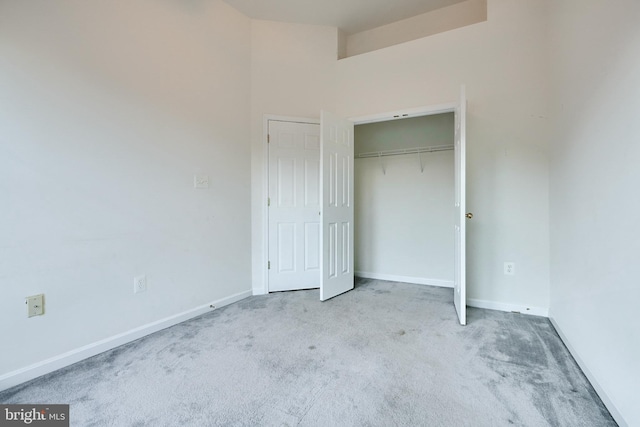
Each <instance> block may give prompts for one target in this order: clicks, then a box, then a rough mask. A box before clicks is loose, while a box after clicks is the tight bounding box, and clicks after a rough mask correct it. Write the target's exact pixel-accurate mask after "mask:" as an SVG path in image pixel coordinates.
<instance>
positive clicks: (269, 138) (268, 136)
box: [267, 134, 271, 144]
mask: <svg viewBox="0 0 640 427" xmlns="http://www.w3.org/2000/svg"><path fill="white" fill-rule="evenodd" d="M270 142H271V135H269V134H267V144H268V143H270Z"/></svg>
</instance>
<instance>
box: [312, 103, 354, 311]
mask: <svg viewBox="0 0 640 427" xmlns="http://www.w3.org/2000/svg"><path fill="white" fill-rule="evenodd" d="M320 129H321V130H320V139H321V166H322V169H321V170H322V175H321V176H322V181H321V182H322V184H321V194H322V219H321V224H322V241H321V247H322V250H321V265H322V268H321V278H320V300H322V301H325V300H327V299H329V298H333V297H335V296H336V295H339V294H341V293H344V292H347V291H349V290H351V289H353V286H354V274H353V229H354V227H353V213H354V208H353V201H354V195H353V165H354V164H353V153H354V145H353V122H350V121H348V120H346V119H343V118H340V117H338V116H336V115H335V114H332V113H328V112H326V111H323V112H322V114H321V119H320Z"/></svg>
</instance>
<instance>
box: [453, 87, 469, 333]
mask: <svg viewBox="0 0 640 427" xmlns="http://www.w3.org/2000/svg"><path fill="white" fill-rule="evenodd" d="M466 114H467V98H466V94H465V88H464V86H463V87H461V88H460V99H459V101H458V106H457V108H456V111H455V122H456V129H455V142H454V150H455V153H454V157H455V166H454V169H455V206H454V212H455V214H454V215H455V223H454V224H455V225H454V232H455V254H454V257H455V261H454V287H453V303H454V305H455V307H456V311H457V313H458V320H460V324H461V325H465V324H466V323H467V297H466V291H467V289H466V287H467V286H466V281H467V280H466V274H467V272H466V262H467V261H466V224H465V221H466V220H467V213H466V211H465V210H466V203H465V198H466V170H465V168H466Z"/></svg>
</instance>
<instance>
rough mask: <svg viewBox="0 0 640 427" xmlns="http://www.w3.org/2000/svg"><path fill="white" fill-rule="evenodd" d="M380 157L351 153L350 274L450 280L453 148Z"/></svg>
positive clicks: (442, 283) (440, 282)
mask: <svg viewBox="0 0 640 427" xmlns="http://www.w3.org/2000/svg"><path fill="white" fill-rule="evenodd" d="M452 131H453V130H452ZM383 161H384V167H385V171H386V173H385V174H383V172H382V168H381V166H380V161H379V159H377V158H364V159H356V164H355V187H356V192H355V237H354V238H355V270H356V274H357V275H361V276H363V277H373V278H383V279H384V278H389V279H395V280H399V281H407V282H412V283H423V284H431V285H436V286H453V250H454V247H453V243H454V242H453V233H452V232H451V230H452V229H453V182H454V179H453V178H454V177H453V151H442V152H434V153H427V154H423V160H422V164H423V166H424V172H421V171H420V164H419V160H418V155H417V154H411V155H403V156H394V157H385V158H384V160H383Z"/></svg>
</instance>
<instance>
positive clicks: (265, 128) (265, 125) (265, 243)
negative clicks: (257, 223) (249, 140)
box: [260, 114, 320, 294]
mask: <svg viewBox="0 0 640 427" xmlns="http://www.w3.org/2000/svg"><path fill="white" fill-rule="evenodd" d="M270 121H279V122H290V123H308V124H314V125H320V119H309V118H306V117H293V116H278V115H273V114H265V115H264V116H263V119H262V146H263V151H262V157H263V165H264V166H263V168H262V169H263V170H262V197H261V198H260V200H261V202H262V229H263V231H264V233H263V236H262V263H261V268H262V285H263V293H264V294H268V293H269V270H268V268H267V267H268V265H269V210H268V206H267V199H268V197H269V141H268V137H269V122H270Z"/></svg>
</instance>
